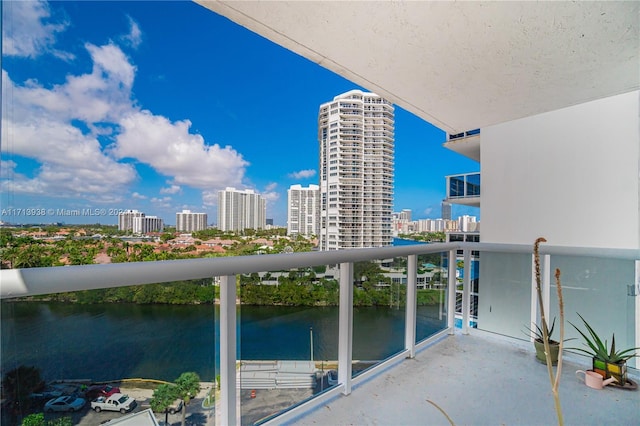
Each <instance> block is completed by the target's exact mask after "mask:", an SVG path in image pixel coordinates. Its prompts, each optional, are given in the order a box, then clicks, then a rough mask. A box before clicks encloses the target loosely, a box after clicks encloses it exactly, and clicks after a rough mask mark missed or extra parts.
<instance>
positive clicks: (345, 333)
mask: <svg viewBox="0 0 640 426" xmlns="http://www.w3.org/2000/svg"><path fill="white" fill-rule="evenodd" d="M339 315H340V316H339V319H338V383H339V384H340V385H341V386H342V387H343V388H342V393H343V394H344V395H349V394H350V393H351V369H352V365H351V363H352V358H353V263H341V264H340V314H339Z"/></svg>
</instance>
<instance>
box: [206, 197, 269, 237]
mask: <svg viewBox="0 0 640 426" xmlns="http://www.w3.org/2000/svg"><path fill="white" fill-rule="evenodd" d="M266 206H267V205H266V200H265V199H264V198H263V197H262V196H261V195H260V194H256V193H255V192H254V191H253V190H251V189H245V190H237V189H235V188H227V189H225V190H222V191H218V229H220V230H222V231H244V230H245V229H264V228H265V227H266V217H267V207H266Z"/></svg>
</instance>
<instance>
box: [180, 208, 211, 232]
mask: <svg viewBox="0 0 640 426" xmlns="http://www.w3.org/2000/svg"><path fill="white" fill-rule="evenodd" d="M204 229H207V214H206V213H194V212H192V211H191V210H182V212H179V213H176V231H178V232H194V231H202V230H204Z"/></svg>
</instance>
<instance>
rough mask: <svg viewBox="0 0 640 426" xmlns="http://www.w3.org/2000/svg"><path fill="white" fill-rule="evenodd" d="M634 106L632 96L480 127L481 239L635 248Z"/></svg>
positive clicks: (638, 112)
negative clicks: (545, 240) (545, 241)
mask: <svg viewBox="0 0 640 426" xmlns="http://www.w3.org/2000/svg"><path fill="white" fill-rule="evenodd" d="M514 102H517V99H514ZM639 102H640V92H639V91H635V92H630V93H626V94H622V95H617V96H613V97H609V98H606V99H601V100H597V101H592V102H588V103H584V104H580V105H576V106H573V107H569V108H565V109H561V110H557V111H553V112H549V113H545V114H540V115H536V116H532V117H527V118H523V119H519V120H515V121H511V122H507V123H503V124H499V125H495V126H491V127H487V128H483V129H482V134H481V144H480V147H481V148H480V149H481V158H482V162H481V173H482V187H481V194H482V233H481V240H482V241H483V242H503V243H524V244H531V243H533V241H534V240H535V239H536V238H537V237H538V236H544V237H546V238H547V240H548V242H549V244H552V245H564V246H586V247H612V248H633V249H638V248H640V213H639V210H640V209H639V206H640V201H639V200H640V199H639V188H640V186H639V171H640V170H639V161H640V107H639V105H640V103H639Z"/></svg>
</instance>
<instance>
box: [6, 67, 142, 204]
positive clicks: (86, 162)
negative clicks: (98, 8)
mask: <svg viewBox="0 0 640 426" xmlns="http://www.w3.org/2000/svg"><path fill="white" fill-rule="evenodd" d="M82 77H84V76H81V77H80V78H77V79H75V80H73V79H68V80H67V84H65V85H63V86H56V87H54V88H52V89H45V88H43V87H41V86H38V85H37V84H35V83H34V82H27V84H25V85H24V86H18V85H15V84H14V83H13V82H12V81H11V79H10V78H9V75H8V74H7V73H6V72H5V71H4V70H3V71H2V86H3V92H4V93H6V94H7V96H5V97H3V111H2V112H3V117H2V136H3V143H2V152H3V153H9V154H12V155H13V154H15V155H20V156H24V157H28V158H32V159H35V160H37V161H38V162H39V163H41V165H40V167H39V168H38V169H37V170H36V171H35V172H34V175H33V177H26V176H19V177H17V178H15V179H14V181H13V182H10V183H9V185H10V189H11V190H12V191H13V192H15V193H29V194H42V195H55V196H58V197H73V196H81V197H85V198H87V199H89V200H92V201H101V200H104V201H112V200H116V199H120V198H121V196H120V195H119V194H120V193H121V191H122V190H123V189H124V188H125V187H126V186H127V185H128V184H130V183H131V182H133V181H134V179H135V178H136V172H135V169H134V168H133V166H132V165H130V164H124V163H118V162H117V161H115V160H114V159H113V158H112V157H110V156H108V155H106V154H105V153H104V152H103V151H102V148H101V145H100V142H99V141H98V139H97V137H96V136H95V135H92V134H90V133H89V134H84V133H83V132H82V131H81V130H80V129H78V128H77V127H74V126H73V125H72V124H71V122H72V120H74V119H79V118H80V117H79V116H80V115H82V114H83V113H82V112H81V111H82V110H83V109H84V108H85V107H86V106H87V105H94V106H96V110H98V109H99V108H98V107H99V106H101V105H104V108H103V110H104V111H103V112H101V113H95V111H94V113H95V114H96V115H97V116H99V117H105V116H108V115H109V112H108V110H109V105H108V102H103V101H102V100H100V99H95V98H93V97H92V96H87V97H86V98H87V99H95V100H96V102H83V101H82V99H83V94H84V93H85V91H84V89H77V86H74V85H73V84H72V81H79V80H81V79H82ZM87 80H88V79H87ZM102 83H104V81H102ZM99 86H101V82H100V81H98V80H96V79H93V82H92V83H90V84H84V85H82V87H83V88H86V87H99ZM72 99H79V101H78V103H74V102H73V101H72ZM9 106H10V107H9Z"/></svg>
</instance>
